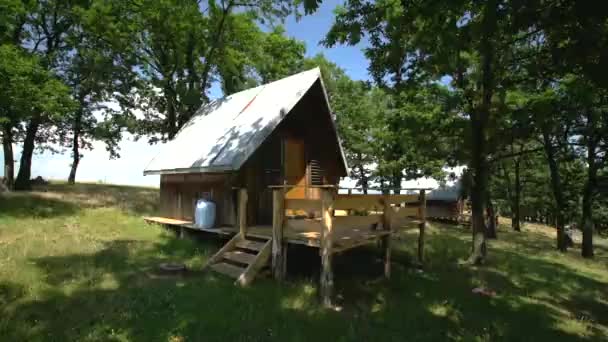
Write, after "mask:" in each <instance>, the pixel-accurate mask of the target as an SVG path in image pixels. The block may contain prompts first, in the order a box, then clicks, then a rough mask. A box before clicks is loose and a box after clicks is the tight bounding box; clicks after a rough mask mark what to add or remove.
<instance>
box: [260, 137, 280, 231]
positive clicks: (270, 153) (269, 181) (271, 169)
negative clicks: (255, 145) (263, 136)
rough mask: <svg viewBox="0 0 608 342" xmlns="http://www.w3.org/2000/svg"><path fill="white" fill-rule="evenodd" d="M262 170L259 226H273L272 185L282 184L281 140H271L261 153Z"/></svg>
mask: <svg viewBox="0 0 608 342" xmlns="http://www.w3.org/2000/svg"><path fill="white" fill-rule="evenodd" d="M260 153H261V159H260V162H261V163H260V166H259V167H258V169H259V170H261V171H262V172H261V174H260V175H259V179H258V183H259V184H260V189H258V196H259V197H258V198H257V200H256V203H255V205H257V220H256V222H257V224H261V225H269V224H272V189H271V188H270V186H271V185H279V184H281V139H278V138H276V137H274V138H272V139H270V140H269V141H268V142H267V143H266V144H265V145H264V146H263V147H262V150H261V151H260Z"/></svg>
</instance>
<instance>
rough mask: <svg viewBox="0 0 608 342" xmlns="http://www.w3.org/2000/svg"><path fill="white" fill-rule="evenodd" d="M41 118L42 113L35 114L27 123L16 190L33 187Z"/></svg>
mask: <svg viewBox="0 0 608 342" xmlns="http://www.w3.org/2000/svg"><path fill="white" fill-rule="evenodd" d="M40 120H41V118H40V115H39V114H38V115H35V116H34V117H32V119H31V120H30V122H29V123H28V125H27V129H26V131H25V140H24V141H23V150H22V151H21V159H20V161H19V173H18V174H17V179H16V180H15V190H29V189H30V188H31V186H30V178H31V176H32V156H33V155H34V147H35V143H36V134H37V133H38V127H39V126H40Z"/></svg>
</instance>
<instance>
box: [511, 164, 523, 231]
mask: <svg viewBox="0 0 608 342" xmlns="http://www.w3.org/2000/svg"><path fill="white" fill-rule="evenodd" d="M514 166H515V167H514V169H515V170H514V171H515V184H514V185H515V186H514V188H515V189H514V190H515V191H514V194H513V207H512V210H511V211H512V213H513V214H512V218H511V227H513V230H514V231H516V232H520V231H521V177H520V162H519V158H517V159H515V163H514Z"/></svg>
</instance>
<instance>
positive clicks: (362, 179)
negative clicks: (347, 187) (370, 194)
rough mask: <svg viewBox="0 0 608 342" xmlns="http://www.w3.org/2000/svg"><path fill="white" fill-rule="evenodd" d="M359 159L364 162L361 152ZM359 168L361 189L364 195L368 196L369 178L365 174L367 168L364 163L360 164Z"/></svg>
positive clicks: (358, 155) (358, 154)
mask: <svg viewBox="0 0 608 342" xmlns="http://www.w3.org/2000/svg"><path fill="white" fill-rule="evenodd" d="M357 158H358V159H359V160H360V161H361V160H363V156H362V155H361V153H360V152H358V153H357ZM357 168H358V169H359V183H361V188H362V189H363V194H364V195H367V189H369V178H368V177H367V174H366V173H365V166H364V165H363V162H361V163H359V165H358V166H357Z"/></svg>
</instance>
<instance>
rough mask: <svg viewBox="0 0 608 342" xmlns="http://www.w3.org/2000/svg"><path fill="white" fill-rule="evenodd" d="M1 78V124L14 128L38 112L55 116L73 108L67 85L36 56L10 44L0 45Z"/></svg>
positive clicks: (17, 127)
mask: <svg viewBox="0 0 608 342" xmlns="http://www.w3.org/2000/svg"><path fill="white" fill-rule="evenodd" d="M0 79H1V82H0V113H1V114H2V115H1V116H0V124H3V125H7V126H8V127H11V128H12V129H16V130H17V131H19V129H20V127H21V124H22V123H23V122H24V121H27V120H29V119H30V118H31V117H32V116H34V115H38V114H39V113H48V116H49V119H58V118H61V117H62V116H63V115H64V114H65V113H67V112H69V111H71V110H73V109H74V108H75V104H74V102H73V101H72V99H71V98H70V96H69V88H68V87H67V86H66V85H65V84H64V83H62V82H61V81H60V80H59V79H58V78H57V77H56V76H55V75H53V74H52V73H51V72H49V71H48V70H47V69H45V68H44V67H43V66H42V65H41V63H40V60H39V59H38V58H37V57H36V56H32V55H30V54H28V53H27V52H25V51H23V50H22V49H21V48H18V47H16V46H14V45H12V44H4V45H0Z"/></svg>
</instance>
